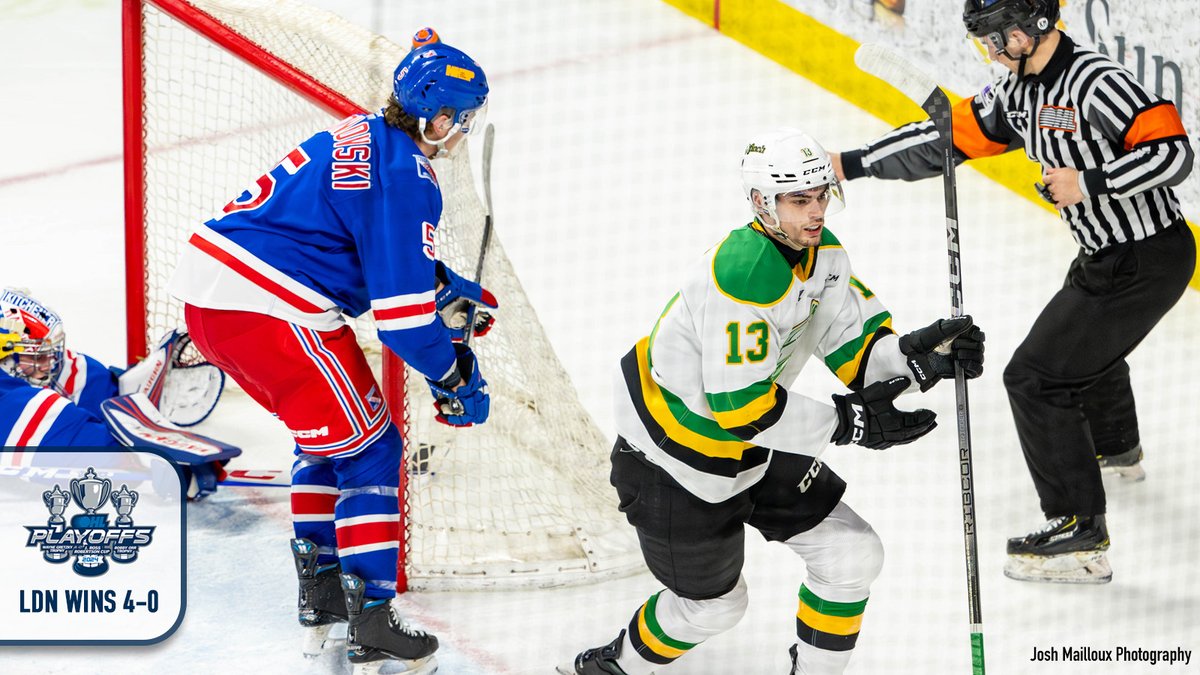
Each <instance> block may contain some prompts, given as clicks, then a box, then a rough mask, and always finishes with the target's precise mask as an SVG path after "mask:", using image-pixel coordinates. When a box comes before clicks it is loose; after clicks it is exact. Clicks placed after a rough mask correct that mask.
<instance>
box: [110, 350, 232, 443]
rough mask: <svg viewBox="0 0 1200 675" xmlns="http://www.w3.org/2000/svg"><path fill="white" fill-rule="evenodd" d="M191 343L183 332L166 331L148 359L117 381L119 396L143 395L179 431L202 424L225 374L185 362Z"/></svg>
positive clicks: (220, 387)
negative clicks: (186, 352) (178, 428)
mask: <svg viewBox="0 0 1200 675" xmlns="http://www.w3.org/2000/svg"><path fill="white" fill-rule="evenodd" d="M191 343H192V340H191V338H189V337H188V334H187V333H186V332H184V331H181V330H171V331H168V332H167V334H166V335H164V336H163V337H162V339H160V340H159V341H158V345H157V346H156V347H155V348H154V349H153V350H151V351H150V355H149V356H147V357H146V358H144V359H142V360H141V361H139V362H138V363H137V364H135V365H134V366H132V367H131V368H129V370H126V371H125V372H124V373H123V374H121V375H120V376H119V377H118V378H117V386H118V388H119V391H120V393H121V394H122V395H125V394H132V393H134V392H141V393H143V394H145V395H146V397H147V398H149V399H150V402H151V403H153V404H154V405H155V406H156V407H158V409H159V411H161V412H162V414H163V415H165V416H166V417H167V419H169V420H171V422H172V423H174V424H177V425H179V426H181V427H190V426H194V425H196V424H199V423H200V422H202V421H204V418H206V417H208V415H209V413H211V412H212V411H213V408H215V407H216V405H217V401H218V400H219V399H220V397H221V391H222V389H223V388H224V386H225V373H222V372H221V369H220V368H217V367H216V366H214V365H212V364H211V363H205V362H203V361H200V360H198V359H195V358H193V359H187V358H185V350H187V348H188V346H189V345H191ZM188 361H196V362H195V363H190V364H189V363H188Z"/></svg>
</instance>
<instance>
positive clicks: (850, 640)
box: [796, 585, 867, 652]
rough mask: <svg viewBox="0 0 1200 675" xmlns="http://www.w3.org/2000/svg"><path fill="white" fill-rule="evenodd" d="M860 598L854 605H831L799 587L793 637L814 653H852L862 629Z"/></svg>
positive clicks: (861, 603) (843, 603)
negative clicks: (818, 651)
mask: <svg viewBox="0 0 1200 675" xmlns="http://www.w3.org/2000/svg"><path fill="white" fill-rule="evenodd" d="M866 608H867V601H866V599H865V598H864V599H863V600H860V601H858V602H833V601H830V600H825V599H824V598H821V597H820V596H818V595H817V594H816V593H813V592H812V591H811V590H809V588H808V587H807V586H803V585H802V586H800V608H799V609H798V610H796V637H798V638H800V640H802V641H803V642H805V643H807V644H810V645H812V646H814V647H817V648H818V649H828V650H829V651H833V652H844V651H849V650H851V649H854V643H855V642H857V641H858V631H859V629H860V628H861V627H862V619H863V611H865V610H866Z"/></svg>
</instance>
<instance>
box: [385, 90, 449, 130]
mask: <svg viewBox="0 0 1200 675" xmlns="http://www.w3.org/2000/svg"><path fill="white" fill-rule="evenodd" d="M451 112H453V111H451V110H449V109H447V108H442V109H441V111H440V112H438V115H449V114H450V113H451ZM435 117H436V116H435ZM383 120H384V121H385V122H387V123H388V126H392V127H395V128H397V129H399V130H400V131H403V132H404V133H406V134H408V137H409V138H411V139H413V140H414V141H419V140H421V120H419V119H417V118H416V117H413V116H412V115H409V114H408V113H406V112H404V108H401V107H400V102H399V101H397V100H396V95H395V94H392V95H391V96H389V97H388V102H387V107H385V108H384V109H383ZM431 121H432V120H431Z"/></svg>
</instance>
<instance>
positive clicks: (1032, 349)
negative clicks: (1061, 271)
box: [1004, 222, 1196, 518]
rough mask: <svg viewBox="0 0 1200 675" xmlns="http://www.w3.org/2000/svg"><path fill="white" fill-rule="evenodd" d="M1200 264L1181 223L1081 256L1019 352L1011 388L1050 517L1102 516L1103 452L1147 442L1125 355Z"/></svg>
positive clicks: (1020, 432)
mask: <svg viewBox="0 0 1200 675" xmlns="http://www.w3.org/2000/svg"><path fill="white" fill-rule="evenodd" d="M1195 267H1196V246H1195V241H1194V238H1193V236H1192V232H1191V230H1190V229H1189V228H1188V226H1187V224H1186V223H1182V222H1181V223H1178V224H1177V225H1174V226H1171V227H1169V228H1167V229H1165V230H1163V231H1162V232H1159V233H1157V234H1155V235H1153V236H1151V237H1147V238H1146V239H1143V240H1141V241H1136V242H1128V243H1124V244H1117V245H1114V246H1110V247H1109V248H1106V249H1104V250H1102V251H1099V252H1097V253H1095V254H1093V255H1087V254H1085V253H1083V252H1080V254H1079V256H1078V257H1076V258H1075V260H1074V261H1073V262H1072V263H1071V268H1070V270H1069V271H1068V272H1067V279H1066V282H1065V283H1064V284H1063V287H1062V289H1061V290H1060V291H1058V293H1056V294H1055V295H1054V297H1053V298H1052V299H1051V300H1050V303H1049V304H1047V305H1046V308H1045V309H1043V310H1042V313H1041V315H1040V316H1038V318H1037V320H1036V321H1035V322H1034V324H1033V327H1032V328H1031V329H1030V331H1029V335H1028V336H1026V338H1025V340H1024V342H1022V343H1021V345H1020V346H1019V347H1017V350H1016V352H1015V353H1014V354H1013V357H1012V361H1010V362H1009V364H1008V367H1007V368H1005V370H1004V386H1005V387H1006V388H1007V389H1008V400H1009V403H1010V404H1011V406H1012V412H1013V418H1014V420H1015V421H1016V426H1017V437H1018V438H1019V439H1020V442H1021V450H1022V451H1023V452H1024V453H1025V462H1026V464H1028V466H1029V473H1030V475H1031V476H1032V477H1033V483H1034V486H1035V487H1036V488H1037V492H1038V496H1039V497H1040V498H1041V506H1042V511H1043V512H1044V513H1045V514H1046V517H1047V518H1055V517H1058V516H1069V515H1079V516H1092V515H1099V514H1102V513H1104V512H1105V500H1104V485H1103V484H1102V483H1101V481H1100V467H1099V465H1098V464H1097V462H1096V456H1097V455H1098V454H1099V455H1112V454H1117V453H1120V452H1123V451H1125V450H1130V449H1132V448H1134V447H1136V446H1137V445H1138V443H1139V442H1140V440H1139V438H1138V428H1137V413H1136V411H1135V408H1134V402H1133V390H1132V389H1131V388H1130V384H1129V366H1128V365H1127V364H1126V362H1125V357H1126V356H1128V355H1129V353H1130V352H1132V351H1133V348H1134V347H1136V346H1137V345H1138V343H1139V342H1141V341H1142V338H1144V337H1146V335H1147V334H1149V333H1150V330H1151V329H1152V328H1154V326H1155V324H1157V323H1158V321H1159V319H1161V318H1162V317H1163V315H1164V314H1166V313H1167V310H1169V309H1171V307H1173V306H1174V305H1175V303H1176V302H1177V301H1178V300H1179V298H1180V297H1181V296H1182V295H1183V292H1184V291H1185V290H1186V289H1187V286H1188V281H1189V280H1190V279H1191V277H1192V274H1193V271H1194V270H1195Z"/></svg>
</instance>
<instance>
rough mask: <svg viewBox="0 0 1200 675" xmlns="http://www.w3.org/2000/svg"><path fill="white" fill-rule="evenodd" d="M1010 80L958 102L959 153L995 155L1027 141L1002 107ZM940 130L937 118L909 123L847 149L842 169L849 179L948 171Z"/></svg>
mask: <svg viewBox="0 0 1200 675" xmlns="http://www.w3.org/2000/svg"><path fill="white" fill-rule="evenodd" d="M1002 86H1004V80H1001V81H998V82H996V83H994V84H991V85H988V86H987V87H984V89H983V90H982V91H980V92H979V93H978V94H977V95H976V96H974V97H973V98H965V99H963V100H961V101H959V102H958V103H956V104H954V107H953V109H952V113H951V117H952V124H953V128H954V159H955V162H956V163H958V164H961V163H962V162H964V161H966V160H968V159H975V158H978V157H991V156H993V155H999V154H1002V153H1005V152H1008V151H1010V150H1015V149H1017V148H1019V147H1021V140H1020V137H1019V136H1018V135H1016V134H1015V133H1012V132H1011V130H1010V129H1009V127H1008V125H1007V123H1006V122H1005V120H1004V114H1003V111H1002V110H1001V105H1000V97H999V96H998V92H999V89H1000V88H1001V87H1002ZM938 138H939V134H938V132H937V129H936V128H935V127H934V124H933V121H932V120H924V121H921V122H913V123H910V124H905V125H904V126H901V127H899V128H897V129H894V130H893V131H891V132H889V133H887V134H885V135H884V136H882V137H881V138H879V139H877V140H875V141H872V142H870V143H868V144H866V145H865V146H863V147H862V148H859V149H857V150H851V151H848V152H845V153H842V170H843V171H844V172H845V175H846V178H847V179H851V180H852V179H855V178H862V177H863V176H872V177H874V178H884V179H900V180H906V181H914V180H920V179H923V178H930V177H932V176H936V175H939V174H941V172H942V150H941V148H940V147H938V146H939V143H938Z"/></svg>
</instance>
